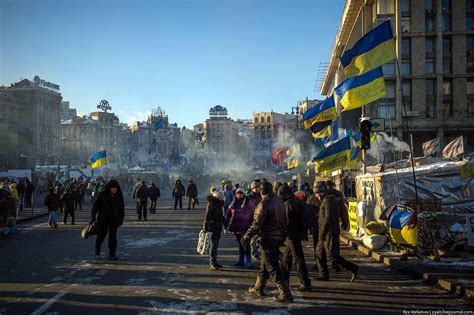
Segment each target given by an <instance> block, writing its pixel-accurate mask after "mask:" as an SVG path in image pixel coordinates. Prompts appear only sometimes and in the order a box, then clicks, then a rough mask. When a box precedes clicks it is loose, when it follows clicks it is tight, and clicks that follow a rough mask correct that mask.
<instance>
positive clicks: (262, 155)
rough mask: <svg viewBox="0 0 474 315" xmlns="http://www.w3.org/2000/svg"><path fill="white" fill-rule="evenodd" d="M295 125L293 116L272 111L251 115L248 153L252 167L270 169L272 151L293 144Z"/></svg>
mask: <svg viewBox="0 0 474 315" xmlns="http://www.w3.org/2000/svg"><path fill="white" fill-rule="evenodd" d="M297 124H298V123H297V122H296V116H295V115H291V114H286V113H285V114H279V113H275V112H273V111H272V112H260V113H253V132H252V138H251V153H250V155H251V160H252V165H254V166H257V167H259V168H268V167H270V166H271V155H272V151H273V150H274V149H276V148H278V147H288V146H291V145H292V144H293V142H294V135H295V133H294V131H295V129H296V128H297Z"/></svg>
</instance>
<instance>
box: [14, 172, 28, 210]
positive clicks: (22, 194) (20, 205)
mask: <svg viewBox="0 0 474 315" xmlns="http://www.w3.org/2000/svg"><path fill="white" fill-rule="evenodd" d="M16 190H17V192H18V210H19V211H23V205H24V200H25V191H26V185H25V183H24V179H23V178H20V180H19V181H18V183H17V184H16Z"/></svg>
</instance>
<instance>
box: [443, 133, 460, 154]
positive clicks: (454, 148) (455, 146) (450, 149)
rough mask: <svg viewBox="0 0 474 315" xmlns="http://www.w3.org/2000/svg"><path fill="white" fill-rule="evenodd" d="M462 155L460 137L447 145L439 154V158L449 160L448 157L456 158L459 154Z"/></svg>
mask: <svg viewBox="0 0 474 315" xmlns="http://www.w3.org/2000/svg"><path fill="white" fill-rule="evenodd" d="M463 153H464V141H463V136H460V137H458V138H456V139H454V140H453V141H451V142H450V143H448V144H447V145H446V146H445V147H444V149H443V152H441V156H442V157H444V158H450V157H456V156H458V155H459V154H463Z"/></svg>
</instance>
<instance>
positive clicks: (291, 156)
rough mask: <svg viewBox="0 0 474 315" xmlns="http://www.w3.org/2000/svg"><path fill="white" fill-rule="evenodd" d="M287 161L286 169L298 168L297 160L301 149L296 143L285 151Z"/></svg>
mask: <svg viewBox="0 0 474 315" xmlns="http://www.w3.org/2000/svg"><path fill="white" fill-rule="evenodd" d="M286 155H287V159H286V163H287V165H288V169H289V170H291V169H292V168H296V167H298V166H299V158H300V155H301V148H300V144H299V143H297V144H295V145H293V146H292V147H291V148H289V149H288V150H287V151H286Z"/></svg>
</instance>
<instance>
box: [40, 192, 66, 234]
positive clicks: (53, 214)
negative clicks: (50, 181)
mask: <svg viewBox="0 0 474 315" xmlns="http://www.w3.org/2000/svg"><path fill="white" fill-rule="evenodd" d="M44 205H45V206H46V208H48V211H49V220H48V225H49V226H50V227H51V228H57V227H58V219H57V218H58V210H59V209H61V207H62V204H61V198H60V197H59V195H58V194H57V193H56V189H55V188H54V187H50V188H49V193H48V195H46V198H45V199H44Z"/></svg>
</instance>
